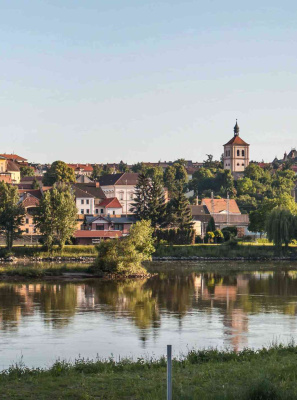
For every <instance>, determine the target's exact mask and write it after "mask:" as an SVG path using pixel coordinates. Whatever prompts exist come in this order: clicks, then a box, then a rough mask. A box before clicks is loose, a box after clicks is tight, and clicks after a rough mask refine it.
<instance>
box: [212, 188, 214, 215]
mask: <svg viewBox="0 0 297 400" xmlns="http://www.w3.org/2000/svg"><path fill="white" fill-rule="evenodd" d="M211 213H212V214H214V200H213V192H211Z"/></svg>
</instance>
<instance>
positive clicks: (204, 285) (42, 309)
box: [0, 270, 297, 349]
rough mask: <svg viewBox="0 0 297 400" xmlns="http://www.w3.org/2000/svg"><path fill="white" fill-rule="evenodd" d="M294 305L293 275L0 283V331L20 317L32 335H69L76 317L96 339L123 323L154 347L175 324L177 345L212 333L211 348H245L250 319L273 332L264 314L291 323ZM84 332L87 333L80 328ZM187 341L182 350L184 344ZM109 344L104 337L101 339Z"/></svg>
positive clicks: (296, 284) (13, 328) (191, 274)
mask: <svg viewBox="0 0 297 400" xmlns="http://www.w3.org/2000/svg"><path fill="white" fill-rule="evenodd" d="M296 299H297V271H295V270H277V271H271V272H269V271H268V272H267V271H265V272H263V271H253V272H246V273H234V272H231V273H228V272H224V273H218V272H212V273H208V272H207V273H198V272H195V271H188V272H185V273H181V272H179V271H170V272H164V271H163V272H162V273H160V274H159V275H156V276H153V277H151V278H148V279H140V280H128V281H118V282H111V281H101V280H92V281H85V282H77V283H73V282H72V283H67V282H59V283H55V282H53V283H48V282H46V283H24V284H16V283H1V284H0V330H1V331H2V332H3V333H4V332H6V333H8V332H10V333H11V334H12V335H13V333H14V332H17V331H18V329H21V327H22V325H23V324H25V323H26V320H27V319H28V318H35V320H34V327H35V328H36V326H37V327H38V329H40V324H43V326H44V327H47V329H50V330H51V331H54V332H57V333H58V332H59V331H60V332H62V331H63V330H65V329H67V328H69V327H71V332H72V333H73V334H74V333H75V331H76V330H77V329H78V322H77V321H78V319H77V318H78V317H80V318H81V317H83V316H86V315H89V316H90V314H91V315H93V317H92V318H93V319H92V321H94V323H96V324H97V325H96V326H95V329H97V331H98V332H99V333H100V332H101V333H102V332H103V331H104V329H107V327H111V335H113V333H112V332H115V331H116V329H121V327H122V326H124V325H125V326H127V323H128V325H129V329H132V328H131V327H134V328H133V329H135V330H136V331H135V332H136V335H137V336H138V341H140V342H146V341H147V340H150V339H151V338H152V337H153V338H154V343H157V342H158V338H157V337H158V332H159V331H164V330H167V333H168V335H170V334H172V335H174V334H175V333H174V332H173V330H172V326H171V325H170V326H169V325H168V318H169V319H170V320H171V321H174V320H175V321H177V326H178V330H179V335H180V336H179V337H181V338H182V335H183V334H186V333H187V330H188V329H189V326H191V329H192V330H191V331H189V332H188V333H191V332H194V333H193V335H194V334H195V335H196V334H197V331H198V330H199V334H200V337H201V330H203V332H204V334H205V336H206V337H207V334H208V329H209V327H210V326H212V327H213V328H212V329H213V331H214V332H215V336H214V338H215V340H217V341H218V343H221V340H222V339H223V340H224V343H227V344H229V345H231V346H232V347H233V348H235V349H240V348H242V347H244V346H247V345H248V344H249V335H252V334H253V329H254V328H253V327H250V324H251V321H253V319H252V318H253V316H257V317H261V320H260V321H258V322H257V323H258V324H259V323H260V324H261V321H262V322H263V323H264V322H265V324H268V325H269V324H270V325H269V326H270V329H273V324H274V322H273V320H271V321H270V320H267V318H266V317H265V315H267V314H271V315H275V314H278V315H287V316H290V317H291V318H292V317H295V316H296V313H297V302H296ZM100 316H103V317H104V318H105V320H104V323H102V321H101V320H100V323H99V320H96V318H99V317H100ZM36 318H37V320H36ZM88 318H89V317H88ZM106 318H107V320H106ZM30 321H31V320H30ZM96 321H97V322H96ZM106 321H108V322H106ZM214 321H215V325H213V324H214ZM79 323H80V324H81V320H80V322H79ZM253 324H254V322H253ZM291 325H292V329H291V332H294V329H295V318H293V320H292V323H291ZM85 329H86V331H87V329H88V327H87V326H86V328H85ZM127 329H128V328H127ZM268 329H269V328H268ZM1 331H0V340H1V335H2V334H1ZM67 332H68V333H67V334H68V335H69V331H67ZM129 332H130V333H129V334H130V336H131V337H130V341H131V349H133V346H135V343H132V342H133V341H134V342H135V340H136V339H135V338H132V336H133V335H132V333H131V332H132V331H129ZM133 332H134V331H133ZM42 334H46V332H42ZM32 335H33V336H34V330H32ZM114 335H115V336H116V335H119V333H114ZM176 335H177V334H176ZM189 337H191V336H189V335H188V336H187V341H188V343H187V344H188V345H190V344H191V343H189ZM112 339H113V338H112V336H110V334H109V340H111V341H112ZM69 340H70V339H69ZM181 340H182V339H181ZM262 344H267V343H262Z"/></svg>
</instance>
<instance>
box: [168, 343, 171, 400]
mask: <svg viewBox="0 0 297 400" xmlns="http://www.w3.org/2000/svg"><path fill="white" fill-rule="evenodd" d="M167 400H172V345H171V344H168V345H167Z"/></svg>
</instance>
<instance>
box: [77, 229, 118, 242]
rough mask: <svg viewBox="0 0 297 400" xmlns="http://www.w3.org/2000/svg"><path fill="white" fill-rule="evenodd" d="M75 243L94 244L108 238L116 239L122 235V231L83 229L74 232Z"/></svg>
mask: <svg viewBox="0 0 297 400" xmlns="http://www.w3.org/2000/svg"><path fill="white" fill-rule="evenodd" d="M73 236H74V238H75V244H81V245H94V244H98V243H100V242H101V240H106V239H116V238H120V237H121V236H122V232H120V231H100V230H98V231H82V230H78V231H75V232H74V235H73Z"/></svg>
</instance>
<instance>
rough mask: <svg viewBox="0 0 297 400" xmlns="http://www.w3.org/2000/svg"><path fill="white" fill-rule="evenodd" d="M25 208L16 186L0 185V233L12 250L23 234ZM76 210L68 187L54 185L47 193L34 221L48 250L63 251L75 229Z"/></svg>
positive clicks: (41, 201) (0, 183) (2, 183)
mask: <svg viewBox="0 0 297 400" xmlns="http://www.w3.org/2000/svg"><path fill="white" fill-rule="evenodd" d="M24 218H25V209H24V207H23V205H22V203H21V202H20V197H19V194H18V189H17V187H16V186H12V185H10V184H7V183H4V182H0V230H1V232H2V233H3V234H4V235H5V237H6V245H7V248H8V250H11V248H12V245H13V241H14V240H15V239H17V238H19V237H20V236H21V234H22V229H21V228H22V224H23V223H24ZM76 219H77V209H76V205H75V198H74V194H73V193H72V190H71V187H70V186H69V185H67V184H63V183H62V184H59V185H54V187H53V189H52V190H48V191H46V192H45V193H44V196H43V197H42V199H41V200H40V204H39V207H37V209H36V213H35V215H34V221H35V224H36V227H37V228H38V229H39V231H40V233H41V234H42V235H43V236H44V240H45V245H46V247H47V249H48V250H49V251H51V250H52V248H53V245H54V244H58V245H59V247H60V248H61V249H63V247H64V245H65V243H66V242H67V241H69V240H70V239H71V237H72V236H73V233H74V231H75V229H76Z"/></svg>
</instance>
